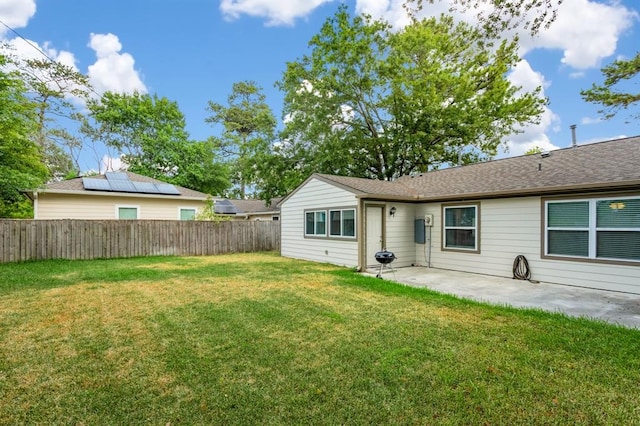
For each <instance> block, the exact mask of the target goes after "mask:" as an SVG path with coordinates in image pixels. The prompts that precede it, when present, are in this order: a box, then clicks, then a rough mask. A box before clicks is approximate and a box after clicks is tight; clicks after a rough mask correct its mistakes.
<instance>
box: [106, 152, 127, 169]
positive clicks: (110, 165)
mask: <svg viewBox="0 0 640 426" xmlns="http://www.w3.org/2000/svg"><path fill="white" fill-rule="evenodd" d="M128 167H129V166H128V165H127V164H126V163H124V162H123V161H122V158H120V157H111V156H109V155H104V156H103V157H102V160H100V173H104V172H117V171H120V170H127V168H128Z"/></svg>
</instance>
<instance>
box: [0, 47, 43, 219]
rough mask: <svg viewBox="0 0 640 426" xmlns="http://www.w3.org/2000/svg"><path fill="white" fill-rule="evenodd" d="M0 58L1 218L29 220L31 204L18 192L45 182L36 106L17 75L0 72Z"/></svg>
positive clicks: (1, 58) (1, 60)
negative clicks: (23, 218) (38, 142)
mask: <svg viewBox="0 0 640 426" xmlns="http://www.w3.org/2000/svg"><path fill="white" fill-rule="evenodd" d="M5 64H6V58H5V57H4V56H2V55H0V217H30V214H31V212H30V209H29V205H30V203H28V202H27V200H26V199H25V197H24V196H23V195H22V193H21V191H23V190H26V189H35V188H37V187H38V186H39V185H40V184H42V183H44V182H45V181H46V179H47V175H48V174H47V169H46V168H45V166H44V163H43V161H42V151H41V150H40V147H39V146H38V145H37V144H36V143H35V141H34V135H35V134H36V133H37V122H36V109H35V105H34V104H33V103H32V102H31V101H30V100H29V99H28V98H27V96H26V91H27V89H26V87H25V86H24V84H23V82H22V80H21V79H20V77H19V75H18V74H17V73H7V72H5V71H3V70H2V69H3V66H4V65H5Z"/></svg>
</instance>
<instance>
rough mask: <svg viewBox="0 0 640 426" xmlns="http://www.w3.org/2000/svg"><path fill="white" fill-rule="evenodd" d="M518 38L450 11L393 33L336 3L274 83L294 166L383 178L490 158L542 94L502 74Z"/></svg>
mask: <svg viewBox="0 0 640 426" xmlns="http://www.w3.org/2000/svg"><path fill="white" fill-rule="evenodd" d="M516 43H517V40H516V41H511V42H507V41H503V42H501V43H497V44H496V45H494V44H493V43H492V42H491V41H490V40H487V39H486V38H484V37H483V35H482V33H481V32H480V31H478V30H477V29H474V28H472V27H471V26H469V25H467V24H454V22H453V20H452V19H451V18H448V17H441V18H440V19H425V20H421V21H415V22H414V23H413V24H411V25H409V26H407V27H406V28H405V29H403V30H402V31H399V32H391V31H389V26H388V25H387V24H386V23H384V22H381V21H373V20H371V19H370V18H369V17H366V16H364V17H360V16H357V17H354V18H351V17H350V16H349V14H348V12H347V10H346V8H345V7H341V8H340V9H339V10H338V12H337V13H336V14H335V16H334V17H331V18H329V19H328V20H327V21H326V22H325V24H324V25H323V27H322V29H321V30H320V33H319V34H318V35H316V36H315V37H313V38H312V40H311V42H310V46H311V48H312V52H311V54H310V55H309V56H304V57H303V58H302V59H300V60H298V61H295V62H292V63H289V64H287V69H286V71H285V73H284V76H283V79H282V80H281V81H280V82H279V83H278V86H279V87H280V88H281V90H283V91H284V92H285V105H284V114H285V116H286V117H287V123H286V126H285V130H284V132H283V138H284V139H285V146H286V150H288V151H289V152H290V153H293V157H295V158H299V162H298V163H297V164H296V165H293V166H292V167H293V168H294V169H296V170H302V173H300V174H301V175H303V176H307V175H308V174H309V173H311V172H323V173H334V174H342V175H347V176H358V177H368V178H378V179H387V180H389V179H394V178H396V177H398V176H401V175H406V174H410V173H413V172H424V171H428V170H430V169H434V168H438V167H441V166H442V165H446V164H452V163H453V164H458V163H470V162H475V161H480V160H483V159H486V158H490V157H492V156H494V155H495V154H496V153H497V149H498V147H499V146H500V144H501V143H502V140H503V138H504V137H505V136H507V135H509V134H513V133H517V132H518V129H519V128H520V126H522V125H525V124H527V123H537V121H538V119H539V116H540V114H541V113H542V108H543V106H544V104H545V102H546V100H545V99H543V98H541V97H540V96H539V91H540V89H538V90H536V91H534V92H531V93H521V92H520V88H518V87H516V86H514V85H512V84H511V83H510V82H509V81H508V79H507V78H506V75H507V73H508V71H509V70H510V69H511V67H513V66H514V65H515V64H516V63H517V62H518V60H519V58H518V56H517V53H516V51H517V44H516Z"/></svg>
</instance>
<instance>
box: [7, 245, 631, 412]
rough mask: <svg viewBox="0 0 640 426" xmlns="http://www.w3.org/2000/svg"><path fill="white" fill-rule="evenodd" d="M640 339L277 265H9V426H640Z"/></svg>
mask: <svg viewBox="0 0 640 426" xmlns="http://www.w3.org/2000/svg"><path fill="white" fill-rule="evenodd" d="M639 390H640V332H639V331H637V330H631V329H625V328H622V327H617V326H613V325H609V324H605V323H600V322H592V321H588V320H582V319H571V318H567V317H564V316H562V315H557V314H549V313H543V312H539V311H533V310H517V309H509V308H504V307H491V306H487V305H483V304H480V303H475V302H469V301H463V300H459V299H456V298H453V297H449V296H443V295H439V294H437V293H434V292H430V291H428V290H423V289H414V288H409V287H404V286H400V285H396V284H392V283H389V282H386V281H383V280H378V279H375V278H369V277H363V276H360V275H359V274H356V273H354V272H353V271H350V270H347V269H343V268H338V267H333V266H329V265H323V264H315V263H309V262H302V261H295V260H290V259H283V258H281V257H279V256H277V255H275V254H270V253H263V254H249V255H246V254H243V255H226V256H218V257H191V258H172V257H169V258H147V259H141V258H138V259H117V260H98V261H49V262H35V263H24V264H8V265H7V264H5V265H0V424H24V423H30V424H35V423H38V424H78V425H80V424H84V425H91V424H127V425H130V424H153V425H169V424H170V425H177V424H184V425H192V424H383V423H384V424H421V425H424V424H464V425H467V424H505V425H510V424H571V425H573V424H589V425H592V424H611V425H621V424H640V391H639Z"/></svg>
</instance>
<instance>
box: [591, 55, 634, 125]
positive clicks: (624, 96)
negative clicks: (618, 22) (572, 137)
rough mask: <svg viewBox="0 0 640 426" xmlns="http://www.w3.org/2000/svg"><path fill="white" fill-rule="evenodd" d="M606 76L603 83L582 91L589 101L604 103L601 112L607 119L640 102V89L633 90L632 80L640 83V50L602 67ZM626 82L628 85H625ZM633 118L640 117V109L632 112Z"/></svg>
mask: <svg viewBox="0 0 640 426" xmlns="http://www.w3.org/2000/svg"><path fill="white" fill-rule="evenodd" d="M602 73H603V75H604V77H605V79H604V82H603V83H602V84H593V85H592V86H591V88H590V89H588V90H583V91H582V92H581V94H582V97H583V99H584V100H585V101H587V102H593V103H596V104H600V105H602V106H603V107H604V108H603V109H602V110H600V113H601V114H602V115H603V117H604V118H605V119H609V118H612V117H613V116H615V115H616V114H617V113H619V112H620V111H621V110H627V109H629V108H633V106H634V105H638V104H640V91H635V93H633V91H631V87H632V86H631V85H630V84H628V83H629V82H630V81H633V80H635V82H636V84H637V83H640V52H638V53H636V56H635V57H633V58H631V59H628V60H622V59H620V60H617V61H615V62H613V63H612V64H610V65H607V66H606V67H604V68H602ZM625 84H626V86H625ZM631 118H632V119H640V111H638V112H637V113H631Z"/></svg>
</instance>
